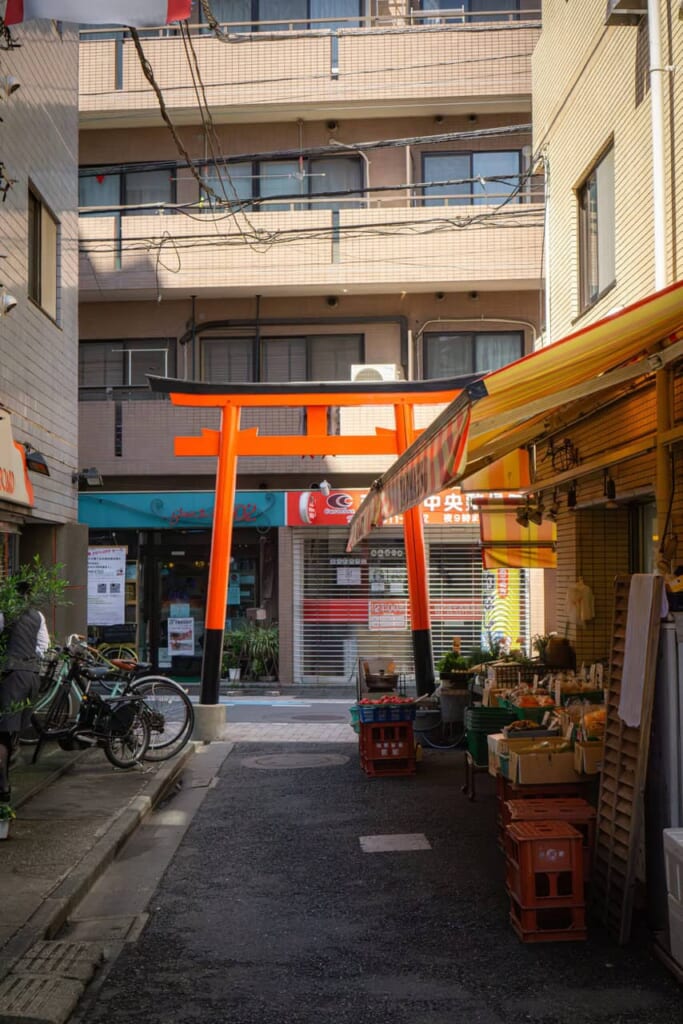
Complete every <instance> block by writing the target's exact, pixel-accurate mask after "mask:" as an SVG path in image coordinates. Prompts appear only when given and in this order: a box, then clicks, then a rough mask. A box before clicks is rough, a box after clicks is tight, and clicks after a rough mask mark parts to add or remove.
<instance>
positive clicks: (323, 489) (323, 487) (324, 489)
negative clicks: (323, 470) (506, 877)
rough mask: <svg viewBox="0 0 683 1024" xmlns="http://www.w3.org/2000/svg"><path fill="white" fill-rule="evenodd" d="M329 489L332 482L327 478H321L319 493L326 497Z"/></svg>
mask: <svg viewBox="0 0 683 1024" xmlns="http://www.w3.org/2000/svg"><path fill="white" fill-rule="evenodd" d="M331 490H332V484H331V483H330V482H329V480H321V481H320V493H321V494H323V495H324V496H325V497H327V496H328V494H329V493H330V491H331Z"/></svg>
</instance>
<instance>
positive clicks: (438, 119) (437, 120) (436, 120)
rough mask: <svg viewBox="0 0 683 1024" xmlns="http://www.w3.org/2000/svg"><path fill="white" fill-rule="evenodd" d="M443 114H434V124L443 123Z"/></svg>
mask: <svg viewBox="0 0 683 1024" xmlns="http://www.w3.org/2000/svg"><path fill="white" fill-rule="evenodd" d="M443 121H444V117H443V114H434V124H443Z"/></svg>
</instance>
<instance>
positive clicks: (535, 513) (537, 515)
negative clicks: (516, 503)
mask: <svg viewBox="0 0 683 1024" xmlns="http://www.w3.org/2000/svg"><path fill="white" fill-rule="evenodd" d="M544 512H545V505H544V504H543V493H542V492H541V494H539V496H538V499H537V501H536V507H535V508H532V509H530V510H529V522H530V523H533V524H534V525H535V526H540V525H541V523H542V522H543V513H544Z"/></svg>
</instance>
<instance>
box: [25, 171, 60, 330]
mask: <svg viewBox="0 0 683 1024" xmlns="http://www.w3.org/2000/svg"><path fill="white" fill-rule="evenodd" d="M59 241H60V239H59V221H58V220H57V219H56V217H55V216H54V214H53V213H52V211H51V210H49V209H48V207H47V206H46V205H45V203H44V202H43V201H42V199H40V198H39V196H38V195H37V193H36V192H34V191H33V190H32V189H29V193H28V297H29V299H32V300H33V301H34V302H35V303H36V304H37V305H38V306H40V308H41V309H42V310H43V312H44V313H47V315H48V316H50V317H52V319H53V320H55V321H56V320H57V300H58V290H59Z"/></svg>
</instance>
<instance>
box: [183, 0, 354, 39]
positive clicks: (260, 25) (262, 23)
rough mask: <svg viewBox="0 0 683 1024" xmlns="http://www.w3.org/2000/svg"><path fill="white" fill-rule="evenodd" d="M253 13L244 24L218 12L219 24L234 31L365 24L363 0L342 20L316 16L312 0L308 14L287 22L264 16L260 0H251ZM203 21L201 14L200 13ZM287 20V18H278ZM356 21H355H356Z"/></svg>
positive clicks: (208, 30) (274, 30) (283, 30)
mask: <svg viewBox="0 0 683 1024" xmlns="http://www.w3.org/2000/svg"><path fill="white" fill-rule="evenodd" d="M250 6H251V15H250V20H249V21H248V22H247V23H246V24H244V23H240V22H231V21H221V17H220V16H219V15H218V14H216V20H217V21H218V24H219V25H229V26H230V29H231V31H232V32H249V33H257V32H287V31H289V25H290V24H293V25H294V29H295V31H297V32H301V31H307V30H317V31H320V30H323V31H324V30H325V29H328V30H329V31H334V30H335V28H338V27H340V28H362V27H363V24H364V16H365V15H364V8H363V3H362V0H357V7H358V14H357V16H356V15H354V16H352V17H349V19H348V20H341V21H339V22H334V21H327V22H322V21H321V20H320V19H319V18H315V17H314V16H313V15H312V13H311V0H306V15H305V17H303V18H301V19H297V18H292V19H289V20H288V23H287V24H276V23H275V22H274V21H273V19H272V18H270V19H267V18H265V17H264V18H262V17H261V12H260V6H261V5H260V0H251V5H250ZM199 20H200V23H201V20H202V19H201V14H200V15H199ZM277 20H280V21H282V22H285V21H286V20H287V19H284V18H282V19H277ZM354 22H355V23H354ZM203 31H204V32H211V29H210V28H209V27H208V26H207V27H206V28H205V29H204V30H203Z"/></svg>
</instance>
